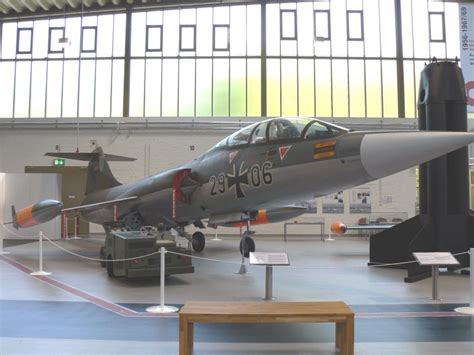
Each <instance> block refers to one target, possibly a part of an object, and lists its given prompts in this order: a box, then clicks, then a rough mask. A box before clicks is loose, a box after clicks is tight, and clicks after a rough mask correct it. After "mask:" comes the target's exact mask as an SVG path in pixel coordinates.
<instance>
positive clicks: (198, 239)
mask: <svg viewBox="0 0 474 355" xmlns="http://www.w3.org/2000/svg"><path fill="white" fill-rule="evenodd" d="M191 243H192V245H193V249H194V251H196V252H198V253H199V252H200V251H203V250H204V247H205V246H206V238H205V237H204V234H202V233H201V232H195V233H194V234H193V237H192V240H191Z"/></svg>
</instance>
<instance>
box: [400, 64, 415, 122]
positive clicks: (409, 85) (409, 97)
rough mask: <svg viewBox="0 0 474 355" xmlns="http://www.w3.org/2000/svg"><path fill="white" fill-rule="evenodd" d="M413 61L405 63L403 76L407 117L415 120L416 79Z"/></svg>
mask: <svg viewBox="0 0 474 355" xmlns="http://www.w3.org/2000/svg"><path fill="white" fill-rule="evenodd" d="M413 69H414V67H413V61H404V62H403V75H404V81H405V85H404V88H405V115H406V117H410V118H414V117H415V110H416V97H415V85H416V83H415V78H414V76H415V75H414V72H413Z"/></svg>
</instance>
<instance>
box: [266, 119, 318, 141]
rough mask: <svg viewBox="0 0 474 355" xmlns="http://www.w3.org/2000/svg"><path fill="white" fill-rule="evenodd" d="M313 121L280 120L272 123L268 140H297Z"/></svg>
mask: <svg viewBox="0 0 474 355" xmlns="http://www.w3.org/2000/svg"><path fill="white" fill-rule="evenodd" d="M310 121H311V120H310V119H308V118H300V119H291V120H289V119H286V118H279V119H275V120H272V121H270V127H269V129H268V139H269V140H270V141H273V140H280V139H297V138H299V137H300V136H301V133H302V131H303V129H304V128H305V127H306V125H307V124H308V123H309V122H310Z"/></svg>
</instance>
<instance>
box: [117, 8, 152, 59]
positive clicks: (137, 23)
mask: <svg viewBox="0 0 474 355" xmlns="http://www.w3.org/2000/svg"><path fill="white" fill-rule="evenodd" d="M145 24H146V13H145V12H137V13H133V14H132V34H131V37H132V38H131V54H132V56H133V57H143V56H145V39H146V33H145V31H146V30H145ZM114 30H115V29H114Z"/></svg>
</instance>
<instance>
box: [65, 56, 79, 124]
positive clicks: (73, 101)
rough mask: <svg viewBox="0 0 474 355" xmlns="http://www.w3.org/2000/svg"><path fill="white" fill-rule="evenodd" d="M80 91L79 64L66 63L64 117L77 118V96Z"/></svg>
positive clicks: (74, 61) (73, 61) (74, 62)
mask: <svg viewBox="0 0 474 355" xmlns="http://www.w3.org/2000/svg"><path fill="white" fill-rule="evenodd" d="M78 89H79V62H78V61H77V60H68V61H65V62H64V83H63V117H77V95H78Z"/></svg>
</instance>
